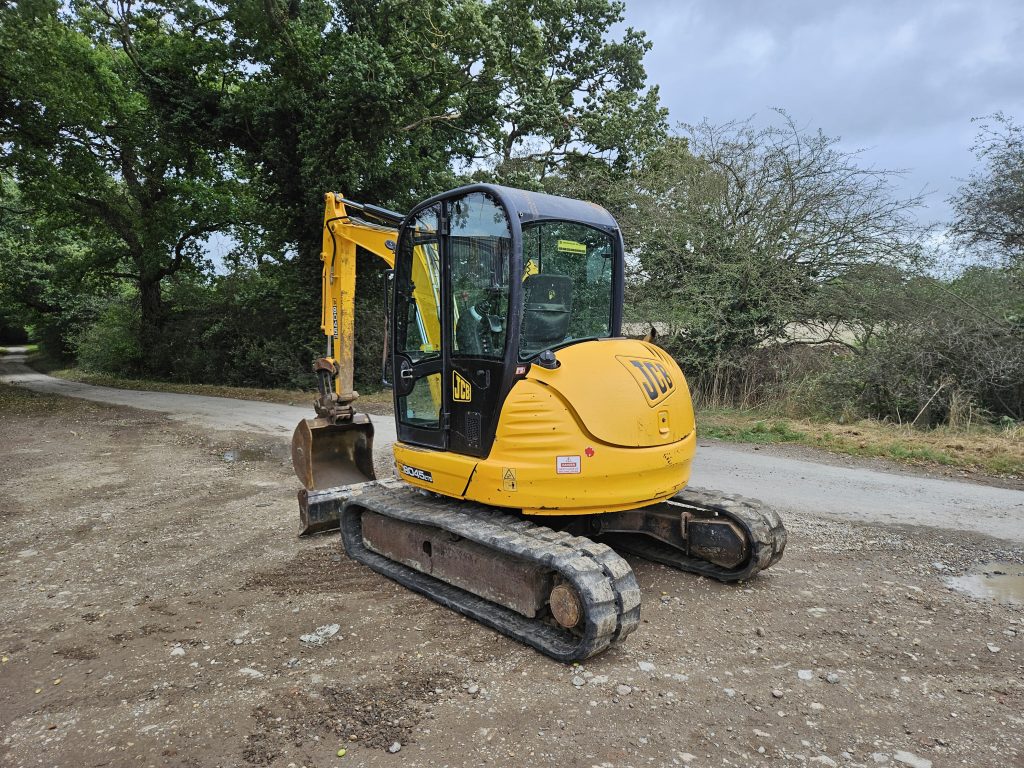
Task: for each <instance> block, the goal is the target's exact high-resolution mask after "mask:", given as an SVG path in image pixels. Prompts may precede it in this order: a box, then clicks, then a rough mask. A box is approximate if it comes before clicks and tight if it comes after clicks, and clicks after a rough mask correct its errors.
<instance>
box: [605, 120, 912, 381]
mask: <svg viewBox="0 0 1024 768" xmlns="http://www.w3.org/2000/svg"><path fill="white" fill-rule="evenodd" d="M776 114H777V116H778V117H779V120H778V122H777V123H775V124H773V125H769V126H768V127H765V128H756V127H755V126H754V125H753V123H752V122H751V121H744V122H731V123H726V124H725V125H712V124H710V123H707V122H705V123H702V124H700V125H691V126H684V127H683V135H682V136H677V137H674V138H672V139H671V140H670V141H668V142H666V143H665V144H664V145H663V146H662V147H661V148H660V149H659V150H658V151H657V152H654V153H652V154H651V155H650V156H649V157H648V158H646V160H645V162H644V164H643V166H642V167H641V168H640V169H639V170H638V171H637V173H635V174H634V177H633V179H634V185H633V186H634V188H635V189H636V190H637V192H636V193H635V194H630V195H629V196H628V197H627V199H624V200H621V201H620V204H622V205H623V207H622V209H621V213H619V215H620V216H621V218H622V219H623V221H624V222H625V225H626V226H627V227H628V229H629V236H630V247H631V249H632V253H633V264H634V274H633V281H632V282H633V291H632V296H633V299H634V302H635V304H636V305H638V306H640V307H647V308H649V309H648V311H649V312H653V311H654V310H653V309H652V308H658V309H657V310H656V311H657V312H659V313H660V312H661V311H662V308H663V307H665V306H666V304H669V305H671V309H670V310H669V313H670V318H671V319H672V320H673V321H674V324H675V325H676V326H677V327H680V328H683V329H685V340H681V341H680V344H681V345H682V346H684V347H685V348H686V350H687V354H688V355H690V356H696V359H700V360H704V361H705V362H707V361H711V360H715V359H718V358H720V357H721V356H722V355H723V354H725V353H727V352H729V351H730V350H743V349H751V348H754V347H756V346H758V345H759V344H762V343H764V342H766V341H769V340H775V339H779V338H781V337H784V336H785V332H786V328H787V326H788V325H790V324H792V323H806V322H812V321H815V322H816V321H822V320H829V319H831V318H832V314H831V313H832V307H831V306H830V305H829V304H825V303H823V302H821V301H820V297H821V296H822V295H823V294H822V290H823V288H824V287H825V286H828V285H830V284H833V283H835V282H836V281H839V280H841V279H842V278H843V277H844V276H846V275H848V274H850V273H851V272H852V271H853V270H856V269H859V268H862V267H863V266H864V265H870V264H890V265H897V264H906V263H909V262H913V261H915V260H917V259H919V258H920V255H921V254H920V249H919V248H918V247H917V245H916V242H917V237H918V234H919V233H918V230H917V225H916V223H915V221H914V219H913V217H912V216H911V211H912V209H913V208H914V206H916V205H917V204H918V203H919V200H918V199H917V198H911V199H901V198H899V197H897V196H895V195H894V194H893V190H892V184H891V181H892V176H893V172H891V171H885V170H879V169H876V168H872V167H869V166H866V165H864V164H862V162H861V161H860V158H859V155H858V153H857V152H851V151H848V150H844V149H842V148H841V146H840V145H839V140H838V139H835V138H832V137H829V136H826V135H825V134H823V133H822V132H820V131H816V132H814V131H805V130H802V129H800V128H799V127H798V126H797V125H796V124H795V122H794V121H793V119H792V118H791V117H789V116H788V115H787V114H785V113H784V112H781V111H779V112H777V113H776ZM666 299H667V300H668V301H666ZM652 319H661V318H659V317H657V315H652Z"/></svg>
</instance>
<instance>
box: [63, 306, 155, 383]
mask: <svg viewBox="0 0 1024 768" xmlns="http://www.w3.org/2000/svg"><path fill="white" fill-rule="evenodd" d="M141 331H142V328H141V323H140V321H139V311H138V307H137V303H136V301H135V300H134V299H131V298H118V299H114V300H112V301H111V302H110V303H109V304H107V305H106V306H105V307H104V308H102V309H101V310H100V312H99V316H98V317H97V319H96V320H95V322H93V323H92V324H91V325H88V326H86V327H85V328H84V330H82V331H81V332H80V333H79V334H78V335H77V336H76V338H75V339H74V342H73V345H74V349H75V354H76V356H77V359H78V364H79V365H80V366H81V367H82V368H85V369H86V370H89V371H96V372H98V373H113V374H122V375H128V376H136V375H139V374H140V373H141V372H142V370H143V364H144V351H143V348H142V338H143V336H142V332H141Z"/></svg>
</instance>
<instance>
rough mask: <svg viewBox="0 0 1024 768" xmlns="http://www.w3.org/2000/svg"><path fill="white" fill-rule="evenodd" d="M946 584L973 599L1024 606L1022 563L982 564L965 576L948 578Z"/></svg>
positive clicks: (1023, 566) (1023, 569) (1023, 568)
mask: <svg viewBox="0 0 1024 768" xmlns="http://www.w3.org/2000/svg"><path fill="white" fill-rule="evenodd" d="M945 582H946V586H948V587H952V588H953V589H955V590H956V591H957V592H963V593H964V594H965V595H969V596H971V597H977V598H991V599H993V600H995V601H996V602H998V603H1004V604H1008V605H1024V565H1021V564H1020V563H1004V562H998V561H996V562H991V563H980V564H978V565H976V566H974V567H973V568H971V570H970V571H968V572H967V573H965V574H964V575H963V576H947V577H946V579H945Z"/></svg>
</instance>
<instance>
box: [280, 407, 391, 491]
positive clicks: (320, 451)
mask: <svg viewBox="0 0 1024 768" xmlns="http://www.w3.org/2000/svg"><path fill="white" fill-rule="evenodd" d="M292 467H294V468H295V474H296V475H298V478H299V480H301V481H302V484H303V486H305V488H306V490H308V491H322V490H325V489H327V488H337V487H339V486H343V485H352V484H353V483H365V482H367V481H369V480H376V476H375V475H374V472H373V424H372V423H371V422H370V417H369V416H367V415H366V414H365V413H357V414H355V415H353V417H352V419H351V420H348V421H343V422H341V423H338V424H335V423H332V422H331V421H330V420H328V419H324V418H319V419H303V420H302V421H300V422H299V424H298V426H297V427H295V432H294V434H292Z"/></svg>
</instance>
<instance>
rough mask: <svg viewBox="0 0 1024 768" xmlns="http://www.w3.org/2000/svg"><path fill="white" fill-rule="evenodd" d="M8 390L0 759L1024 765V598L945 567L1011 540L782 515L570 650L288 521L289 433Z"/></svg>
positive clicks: (1, 517)
mask: <svg viewBox="0 0 1024 768" xmlns="http://www.w3.org/2000/svg"><path fill="white" fill-rule="evenodd" d="M2 406H3V409H2V410H0V446H2V448H0V477H3V478H4V480H3V484H2V485H0V653H2V664H0V692H2V695H0V765H3V766H34V765H47V766H51V765H57V766H122V765H125V766H127V765H132V766H146V765H153V766H163V765H170V766H281V767H282V768H284V767H286V766H289V765H292V764H294V765H295V766H302V765H304V766H307V767H308V768H314V766H315V767H317V768H327V767H329V766H339V767H341V768H343V767H344V766H356V765H359V766H364V765H365V766H398V765H409V766H471V765H472V766H476V765H499V766H501V765H513V764H515V765H518V764H523V763H527V764H530V765H537V766H584V767H589V766H602V768H608V767H610V766H614V767H616V768H619V767H620V766H621V767H625V766H636V767H638V768H639V766H662V765H690V766H712V765H713V766H762V765H763V766H779V765H793V766H811V767H812V768H813V767H815V766H833V765H840V766H871V767H872V768H874V766H878V765H891V766H894V768H897V767H899V766H927V765H932V766H935V767H936V768H938V767H939V766H948V765H964V766H979V767H982V766H1000V767H1002V766H1024V727H1022V726H1024V682H1022V672H1024V669H1022V666H1024V609H1022V608H1021V607H1020V606H1015V605H1001V604H996V603H993V602H989V601H982V600H975V599H973V598H969V597H967V596H964V595H961V594H960V593H957V592H953V591H950V590H949V589H948V588H947V587H946V586H945V583H944V579H945V578H947V577H948V576H950V575H954V574H958V573H962V572H964V571H966V570H967V569H969V568H970V567H972V566H973V565H976V564H978V563H982V562H987V561H991V560H1006V561H1010V562H1017V563H1020V562H1024V550H1022V546H1021V545H1020V544H1017V543H1013V542H1009V541H1002V540H997V539H990V538H985V537H983V536H981V535H978V534H958V533H953V532H950V531H942V530H935V529H929V528H923V527H893V526H879V525H870V526H869V525H863V524H857V523H851V522H844V521H836V520H831V519H827V518H825V517H818V516H814V515H809V514H790V515H787V518H786V522H787V526H788V528H789V530H790V539H789V547H788V549H787V552H786V556H785V558H784V559H783V560H782V562H781V563H780V564H779V565H778V566H776V567H775V568H774V569H772V570H771V571H769V572H766V573H764V574H762V575H761V576H760V577H759V578H757V579H756V580H754V581H752V582H750V583H749V584H745V585H733V586H726V585H721V584H718V583H716V582H713V581H709V580H706V579H700V578H697V577H693V576H689V575H686V574H682V573H678V572H674V571H672V570H669V569H667V568H664V567H661V566H657V565H654V564H650V563H646V562H644V561H641V560H635V559H633V560H631V562H632V564H633V566H634V569H635V570H636V573H637V576H638V579H639V582H640V585H641V588H642V590H643V595H644V609H643V623H642V624H641V626H640V628H639V629H638V630H637V632H635V633H634V634H633V635H632V636H631V637H630V638H629V639H628V640H627V642H626V643H625V644H624V645H623V646H621V647H618V648H616V649H613V650H612V651H610V652H608V653H606V654H604V655H603V656H601V657H599V658H597V659H593V660H590V661H589V662H587V663H586V664H584V665H582V666H578V667H571V666H565V665H560V664H556V663H554V662H552V661H550V660H548V659H546V658H545V657H542V656H540V655H538V654H537V653H535V652H533V651H531V650H529V649H527V648H524V647H522V646H519V645H517V644H516V643H514V642H512V641H510V640H507V639H505V638H503V637H501V636H499V635H497V634H495V633H494V632H492V631H490V630H488V629H486V628H484V627H481V626H479V625H477V624H475V623H473V622H470V621H468V620H466V619H464V618H461V617H459V616H457V615H454V614H452V613H450V612H448V611H446V610H444V609H442V608H440V607H439V606H437V605H435V604H433V603H431V602H429V601H427V600H425V599H423V598H421V597H419V596H417V595H414V594H412V593H409V592H407V591H405V590H403V589H401V588H399V587H397V586H396V585H394V584H392V583H391V582H389V581H387V580H385V579H383V578H382V577H379V576H377V575H376V574H374V573H372V572H370V571H369V570H368V569H365V568H363V567H361V566H357V565H356V564H354V563H352V562H350V561H348V560H347V559H345V558H343V557H342V556H341V555H340V552H339V544H338V540H337V537H336V536H334V535H327V536H323V537H319V538H313V539H305V540H300V539H298V538H296V536H295V529H296V508H295V495H294V492H295V489H296V483H295V481H294V478H293V476H292V474H291V471H290V468H289V466H288V465H287V459H286V456H285V450H284V446H283V445H281V443H280V441H275V440H274V439H273V438H271V437H252V436H248V435H240V434H234V435H232V434H229V433H224V432H217V433H201V432H199V431H197V430H194V429H192V428H191V427H190V426H189V425H187V424H181V423H177V422H170V421H168V420H166V419H164V418H163V417H161V416H159V415H157V414H154V413H148V412H143V411H135V410H131V409H128V408H122V407H112V406H106V405H100V404H96V403H89V402H85V401H79V400H66V399H60V398H51V397H49V396H42V395H30V394H23V395H15V396H10V397H8V398H7V399H6V400H4V401H3V403H2ZM334 625H337V626H336V627H335V626H334ZM318 628H322V629H321V639H322V645H319V646H317V645H313V644H310V643H304V642H302V641H301V640H300V639H299V638H300V636H301V635H304V634H309V633H314V632H315V630H317V629H318ZM342 749H344V750H346V752H345V754H344V755H343V756H341V757H339V756H338V754H339V750H342ZM393 750H394V751H393Z"/></svg>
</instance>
